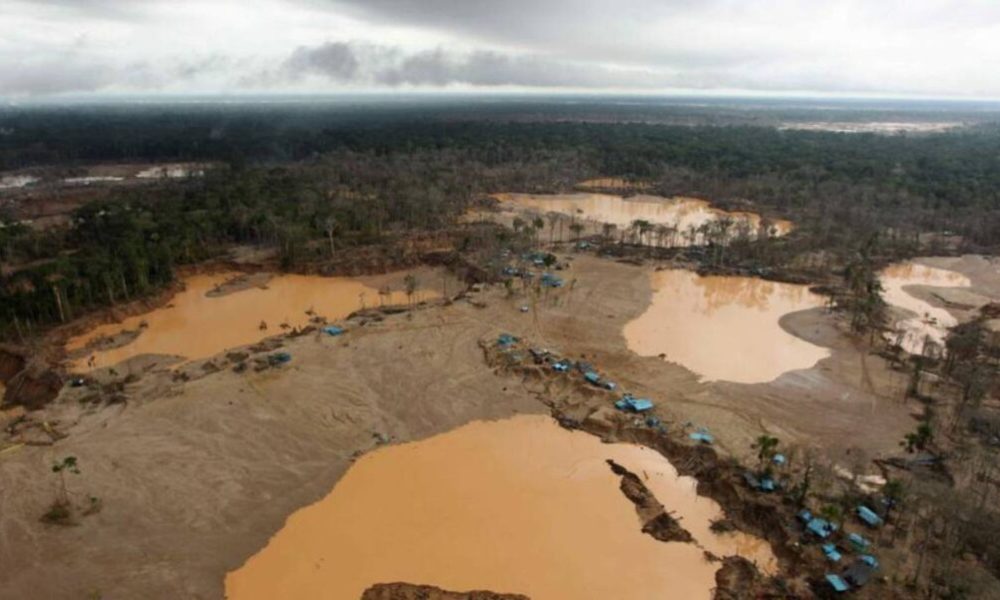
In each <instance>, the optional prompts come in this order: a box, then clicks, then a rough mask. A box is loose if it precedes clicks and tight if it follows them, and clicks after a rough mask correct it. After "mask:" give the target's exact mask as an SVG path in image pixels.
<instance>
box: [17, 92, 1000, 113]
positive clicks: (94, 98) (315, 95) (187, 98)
mask: <svg viewBox="0 0 1000 600" xmlns="http://www.w3.org/2000/svg"><path fill="white" fill-rule="evenodd" d="M418 98H419V99H447V98H456V99H457V98H461V99H476V100H489V99H491V98H497V99H518V98H524V99H553V100H556V99H593V100H598V99H641V100H658V99H659V100H674V101H677V100H735V101H753V100H773V101H782V100H784V101H835V102H878V101H889V102H901V103H909V102H913V103H922V102H929V103H951V104H966V105H973V104H987V105H988V104H996V105H997V109H1000V98H998V97H970V96H954V95H951V96H947V95H913V94H892V93H850V92H812V91H787V90H783V91H774V92H770V91H761V90H712V91H708V90H661V91H643V90H638V91H637V90H615V91H610V90H592V89H590V90H588V89H573V90H567V89H490V90H482V89H408V90H390V89H368V90H350V91H339V92H337V91H335V92H329V91H323V92H298V91H292V92H282V91H259V92H255V91H238V92H232V93H227V92H190V93H187V92H142V93H134V92H84V93H79V92H76V93H60V94H45V95H31V96H10V97H5V96H3V95H0V103H3V104H6V105H7V106H33V105H54V104H87V103H93V104H131V103H135V104H138V103H156V102H161V103H194V102H198V103H213V102H220V103H222V102H234V101H236V102H239V101H244V102H254V101H282V100H284V101H302V100H315V101H322V100H331V101H332V100H376V99H377V100H392V101H405V100H407V99H418Z"/></svg>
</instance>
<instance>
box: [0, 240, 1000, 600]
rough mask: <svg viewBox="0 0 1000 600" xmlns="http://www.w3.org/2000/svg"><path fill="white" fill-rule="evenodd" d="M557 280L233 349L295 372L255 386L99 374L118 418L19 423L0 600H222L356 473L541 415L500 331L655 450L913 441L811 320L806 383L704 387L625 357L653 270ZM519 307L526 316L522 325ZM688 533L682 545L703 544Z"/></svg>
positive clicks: (6, 483) (52, 409)
mask: <svg viewBox="0 0 1000 600" xmlns="http://www.w3.org/2000/svg"><path fill="white" fill-rule="evenodd" d="M967 263H968V264H965V263H963V264H965V266H964V267H962V269H961V270H962V272H963V273H965V274H966V276H968V277H969V278H970V280H971V281H972V283H973V285H972V287H971V288H970V289H971V290H973V291H975V292H976V293H983V294H990V293H994V292H1000V277H997V276H996V274H995V273H994V272H993V271H991V269H993V268H994V267H993V266H992V264H991V263H988V262H976V261H972V260H971V259H969V261H967ZM571 264H572V266H571V268H570V270H569V271H568V272H567V273H566V276H567V277H572V278H575V279H576V280H577V282H576V285H574V286H572V287H570V286H567V287H565V288H561V289H558V290H551V291H550V292H549V293H548V294H547V295H545V296H543V297H540V298H537V299H534V300H529V299H527V298H524V297H521V296H518V295H515V296H513V297H510V296H508V294H507V292H506V291H505V290H504V289H503V288H502V287H499V286H498V287H496V288H487V289H486V290H485V291H483V292H480V293H476V294H473V298H474V299H475V303H471V302H468V301H466V300H459V301H455V302H452V303H443V302H438V301H434V302H430V303H429V305H428V306H427V307H425V308H421V309H418V310H415V311H412V312H408V313H403V314H392V315H385V316H378V315H366V316H359V317H357V318H355V319H353V320H352V321H351V322H350V323H348V324H349V325H350V328H349V332H348V334H347V335H344V336H340V337H331V336H327V335H324V334H321V333H319V332H311V333H307V334H305V335H299V336H297V337H292V336H288V335H279V334H280V332H279V331H274V332H273V337H274V339H273V340H271V341H269V342H268V344H267V345H265V346H260V347H256V346H253V347H249V348H245V349H244V351H243V353H244V354H248V355H249V358H248V359H247V362H248V363H250V364H254V361H255V360H256V359H257V358H266V356H267V355H268V354H269V353H272V352H274V351H276V350H278V349H280V350H281V351H284V352H287V353H288V354H289V355H290V356H291V361H290V362H288V363H287V364H282V365H278V366H274V367H271V368H266V369H264V370H261V371H257V370H255V369H253V368H247V369H243V370H238V369H237V368H236V367H238V360H240V359H234V358H229V357H227V355H225V354H222V355H215V356H212V357H209V358H205V359H198V360H192V361H189V363H188V364H186V365H184V366H182V367H180V368H179V369H178V370H172V369H170V368H166V367H163V368H161V367H151V368H150V369H148V370H142V371H136V372H135V376H134V377H130V378H128V379H127V380H126V378H125V377H124V375H122V376H120V377H118V379H114V376H113V375H111V374H110V373H108V372H107V371H106V370H102V374H101V377H102V380H101V381H102V382H104V384H106V385H112V386H114V387H115V389H116V390H117V391H115V397H116V398H119V397H120V398H122V399H123V400H122V401H117V402H114V403H108V404H94V403H93V401H91V400H90V398H91V397H92V396H93V395H94V394H95V393H96V392H95V390H94V389H91V388H90V387H87V386H84V387H71V386H67V387H66V388H64V389H63V391H62V393H61V394H60V396H59V397H58V398H57V399H56V401H55V402H54V403H53V404H51V405H50V406H49V407H46V408H45V409H44V410H43V411H40V412H38V413H32V414H31V416H32V418H33V419H38V420H40V421H41V420H44V421H45V422H47V423H48V424H49V425H50V426H51V427H53V428H55V429H57V430H58V431H60V432H62V433H64V434H65V437H62V438H60V439H59V440H58V441H55V442H53V443H52V444H51V445H43V446H18V447H16V448H14V449H13V451H10V452H5V453H4V454H3V455H0V581H3V582H4V593H7V594H9V595H11V597H14V598H29V597H41V598H57V599H61V598H79V597H80V596H81V594H84V595H86V594H91V595H93V594H95V593H96V594H101V595H103V597H105V598H136V597H142V598H170V599H173V598H220V597H222V596H223V594H224V581H225V576H226V574H227V573H230V572H233V571H235V570H237V569H239V568H240V567H241V566H242V565H243V564H245V563H246V561H247V560H248V559H249V558H250V557H251V556H253V555H255V554H256V553H258V552H259V551H260V550H261V549H262V548H265V547H266V546H267V544H268V541H269V540H270V539H271V538H272V537H273V536H274V535H275V534H276V533H277V532H279V531H281V529H282V528H283V527H284V526H285V524H286V521H287V519H288V518H289V516H290V515H293V514H294V513H295V512H296V511H298V510H300V509H302V508H304V507H307V506H310V505H313V504H314V503H316V502H317V501H320V500H321V499H323V498H324V497H325V496H327V495H328V494H329V493H330V490H332V489H335V485H336V483H337V482H338V481H340V479H341V477H342V476H343V475H344V474H345V473H346V472H347V470H348V468H349V467H350V466H351V465H352V464H353V463H354V462H355V461H356V460H357V459H358V457H361V456H364V455H365V454H366V453H368V452H370V451H372V450H375V449H378V448H381V447H384V446H385V445H386V444H403V443H405V442H409V441H414V440H423V439H427V438H430V437H431V436H434V435H437V434H441V433H444V432H447V431H451V430H453V429H455V428H456V427H460V426H462V425H465V424H468V423H470V422H473V421H480V420H495V419H506V418H509V417H512V416H515V415H519V414H525V413H528V414H531V413H534V414H542V413H548V412H549V409H548V407H547V406H546V405H544V404H542V403H541V402H539V398H538V395H537V393H536V388H537V384H532V383H531V382H528V381H524V382H521V381H520V380H517V379H513V378H510V377H498V376H497V373H496V372H495V371H494V370H493V368H492V367H491V365H489V364H487V363H486V362H485V361H484V359H483V352H482V348H481V343H482V341H483V340H484V339H492V340H495V339H496V336H497V335H498V334H499V333H501V332H510V333H513V334H515V335H518V336H523V337H525V338H526V339H531V340H534V343H537V344H539V345H543V346H545V347H549V348H552V349H557V350H562V351H564V352H566V353H571V355H572V356H573V357H574V358H585V359H586V360H588V361H590V362H592V363H593V364H595V365H598V366H599V368H600V369H601V371H602V373H606V374H607V376H608V377H610V378H612V379H613V380H615V381H617V382H618V383H619V385H620V386H622V387H624V388H626V389H629V390H630V391H633V392H634V393H636V394H637V395H640V396H644V397H649V398H651V399H653V400H654V401H655V402H656V408H655V409H654V411H653V414H654V415H655V416H657V417H658V418H659V419H661V420H662V422H663V423H664V424H665V426H666V427H667V428H668V431H671V432H675V431H676V432H678V434H679V433H680V432H682V431H684V427H685V424H686V423H689V422H690V423H693V424H694V426H703V427H706V428H708V429H710V430H711V432H712V433H713V435H714V436H715V438H716V444H715V448H716V449H717V450H718V451H719V452H721V453H722V454H724V455H725V454H729V455H733V456H736V457H741V458H746V459H749V460H752V455H753V453H754V451H753V450H752V448H751V444H752V442H753V441H754V439H755V438H756V437H757V436H758V435H760V434H761V433H765V432H766V433H769V434H771V435H776V436H778V437H780V438H781V440H782V444H785V445H788V446H791V445H802V446H807V445H808V446H813V445H815V446H818V447H823V448H825V449H826V450H827V451H828V452H830V453H831V454H833V455H834V456H836V455H837V453H838V452H841V453H843V452H846V451H847V450H851V451H852V454H851V455H850V456H857V455H858V454H859V453H860V454H863V455H865V456H869V457H878V456H886V455H889V454H892V453H896V452H898V445H897V442H898V440H899V439H901V438H902V435H903V434H904V433H906V432H909V431H911V430H912V428H913V418H912V412H913V410H914V409H915V408H914V407H912V406H910V405H909V404H908V403H907V402H905V401H903V400H902V398H903V391H904V390H905V386H906V376H905V374H901V373H898V372H896V371H893V370H892V369H891V368H889V366H888V364H887V363H886V361H884V360H882V359H881V358H879V357H877V356H873V355H869V354H867V352H865V351H864V350H863V349H859V346H858V345H857V344H856V343H855V342H854V341H853V340H852V339H851V338H850V337H849V336H846V335H845V328H844V327H843V324H842V323H840V322H839V321H838V319H837V317H836V316H835V315H832V314H830V313H829V312H827V311H826V310H825V309H822V308H812V309H808V310H802V311H796V312H792V313H790V314H787V315H785V316H784V317H782V318H781V319H780V320H779V325H780V327H781V328H782V329H783V330H785V331H787V332H788V333H790V334H792V335H794V336H796V337H797V338H800V339H801V340H804V341H807V342H809V343H811V344H813V345H816V346H820V347H822V348H825V349H827V350H828V352H829V355H828V356H826V357H825V358H822V359H821V360H819V362H817V363H816V364H815V365H814V366H811V367H808V368H800V369H796V370H793V371H789V372H786V373H784V374H782V375H780V376H779V377H777V378H776V379H774V380H773V381H769V382H766V383H753V384H745V383H736V382H727V381H714V382H708V381H704V380H703V378H701V377H699V376H698V374H696V373H694V372H693V371H691V370H690V369H687V368H685V367H684V366H682V365H679V364H675V363H672V362H669V361H664V360H662V359H660V358H658V357H653V356H651V357H642V356H638V355H636V354H635V353H634V352H633V351H632V350H630V349H629V346H628V341H627V339H626V336H625V334H624V329H625V326H626V325H627V324H628V323H629V322H631V321H633V320H634V319H636V318H638V317H640V316H641V315H642V314H643V313H645V312H646V311H647V310H648V309H649V307H650V306H651V304H652V303H653V302H654V295H655V290H654V286H653V282H652V278H651V276H652V274H653V273H655V272H656V271H655V269H654V267H653V266H651V265H647V266H635V265H627V264H621V263H616V262H613V261H607V260H602V259H598V258H594V257H591V256H588V255H585V254H579V255H576V256H575V259H574V260H573V261H571ZM970 265H971V266H970ZM935 266H944V265H935ZM972 267H975V269H979V271H977V272H976V273H973V272H972V271H973V270H974V269H972ZM393 277H394V278H395V281H397V282H398V281H399V280H400V279H401V277H402V274H394V275H393ZM424 279H425V280H428V281H429V279H427V278H426V277H424ZM365 282H366V283H367V284H368V285H369V286H370V287H372V288H374V289H379V287H381V286H382V285H383V284H384V280H379V281H376V280H368V279H365ZM268 285H269V286H270V284H268ZM435 287H437V286H435ZM397 289H399V288H397ZM453 289H454V288H453ZM256 291H257V290H256V289H247V290H243V291H238V292H235V293H233V294H229V295H226V296H224V297H221V298H213V299H210V300H211V301H222V300H224V299H226V298H238V297H239V296H241V295H243V294H254V293H255V292H256ZM526 303H528V304H530V306H531V310H530V311H529V312H527V313H524V312H521V310H520V307H521V306H523V305H524V304H526ZM376 317H377V318H376ZM141 337H142V336H140V339H141ZM264 362H265V364H266V361H264ZM551 393H553V394H558V393H560V392H559V389H558V388H553V389H552V390H551ZM604 409H605V410H609V411H612V412H614V409H613V408H611V407H610V406H608V407H604ZM5 435H6V434H5ZM574 435H575V434H574ZM11 441H15V440H11ZM403 447H404V446H400V448H403ZM391 450H395V448H391ZM376 454H377V453H376ZM65 456H75V457H77V459H78V461H79V465H80V470H81V474H80V475H78V476H74V477H72V478H71V479H70V480H69V482H68V485H69V490H70V493H71V495H72V497H73V498H76V499H78V500H79V501H85V500H86V498H87V497H89V496H91V495H93V496H95V497H99V498H100V500H101V505H102V508H101V510H100V511H99V512H96V513H95V514H91V515H89V516H85V517H81V518H80V519H79V521H78V523H77V524H76V525H75V526H72V527H62V526H56V525H46V524H43V523H41V522H40V521H39V517H40V516H41V515H42V513H44V512H45V510H46V509H47V508H48V507H49V506H50V504H51V503H52V500H53V495H54V493H55V490H56V486H57V482H56V480H55V479H54V478H53V475H52V473H51V464H52V462H53V461H54V460H58V459H60V458H62V457H65ZM372 456H375V454H373V455H372ZM845 456H846V454H845ZM363 460H364V459H363ZM637 469H639V470H642V467H641V466H640V467H637ZM654 470H655V469H647V472H648V473H649V478H650V481H651V483H650V488H651V489H653V492H654V493H656V494H662V493H663V492H661V491H658V490H657V489H656V486H655V477H656V476H655V475H654V474H653V473H652V471H654ZM668 480H669V478H668ZM387 485H390V484H387ZM398 485H399V486H402V485H403V483H402V482H400V483H399V484H398ZM668 487H669V486H668ZM399 489H403V488H402V487H401V488H399ZM614 491H615V492H616V493H618V492H617V490H614ZM615 499H616V500H619V498H618V497H615ZM390 500H391V501H396V500H395V499H390ZM663 502H664V504H669V503H670V502H671V501H667V500H664V501H663ZM625 507H626V508H628V506H627V504H626V505H625ZM615 510H617V509H615ZM631 516H632V517H633V518H634V517H635V513H634V512H633V513H631ZM693 523H694V520H692V525H691V532H692V535H694V536H695V537H696V538H698V540H699V541H702V542H703V540H704V538H703V536H702V535H701V534H699V532H698V531H696V527H695V526H694V525H693ZM632 524H633V526H634V525H636V523H635V521H634V520H633V521H632ZM703 543H704V542H703ZM663 545H664V546H668V547H669V545H670V544H663ZM53 565H58V568H59V576H58V577H53V576H52V573H53V568H54V567H53ZM371 583H388V582H371ZM410 583H415V584H420V583H423V582H418V581H414V582H410ZM474 587H475V586H474ZM450 589H473V588H470V587H463V588H450ZM516 589H519V588H515V589H498V590H495V591H500V592H514V591H516Z"/></svg>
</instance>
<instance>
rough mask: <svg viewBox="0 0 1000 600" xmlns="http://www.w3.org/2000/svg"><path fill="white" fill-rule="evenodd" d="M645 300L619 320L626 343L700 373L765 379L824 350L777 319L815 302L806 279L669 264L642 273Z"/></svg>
mask: <svg viewBox="0 0 1000 600" xmlns="http://www.w3.org/2000/svg"><path fill="white" fill-rule="evenodd" d="M650 277H651V284H652V288H653V297H652V301H651V304H650V306H649V308H648V309H647V310H646V312H645V313H643V314H642V315H641V316H639V317H638V318H636V319H634V320H633V321H630V322H629V323H628V324H627V325H626V326H625V331H624V333H625V338H626V340H627V342H628V346H629V349H631V350H632V351H633V352H636V353H637V354H640V355H642V356H659V355H660V354H665V355H666V359H667V360H669V361H672V362H675V363H679V364H681V365H683V366H685V367H687V368H688V369H690V370H691V371H693V372H695V373H696V374H698V375H700V376H701V377H703V378H705V379H706V380H710V381H711V380H725V381H734V382H738V383H763V382H767V381H772V380H774V379H776V378H777V377H778V376H780V375H781V374H782V373H786V372H788V371H792V370H795V369H807V368H809V367H812V366H813V365H815V364H816V363H817V362H818V361H820V360H822V359H823V358H826V357H827V356H829V351H828V350H827V349H826V348H822V347H820V346H816V345H814V344H811V343H809V342H807V341H805V340H802V339H800V338H798V337H795V336H794V335H792V334H790V333H788V332H787V331H785V330H784V329H782V328H781V326H780V325H779V323H778V322H779V320H780V319H781V317H783V316H784V315H786V314H789V313H793V312H796V311H800V310H807V309H810V308H817V307H822V306H824V305H825V300H824V298H823V297H822V296H820V295H818V294H814V293H812V292H810V291H809V289H808V288H807V287H806V286H802V285H793V284H788V283H777V282H773V281H765V280H763V279H756V278H751V277H719V276H708V277H700V276H699V275H698V274H697V273H694V272H692V271H686V270H679V269H670V270H665V271H657V272H655V273H652V274H651V275H650Z"/></svg>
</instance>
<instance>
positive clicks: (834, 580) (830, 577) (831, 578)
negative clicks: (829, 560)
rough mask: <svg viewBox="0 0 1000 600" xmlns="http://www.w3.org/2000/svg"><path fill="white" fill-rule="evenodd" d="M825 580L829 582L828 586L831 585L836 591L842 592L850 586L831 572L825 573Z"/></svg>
mask: <svg viewBox="0 0 1000 600" xmlns="http://www.w3.org/2000/svg"><path fill="white" fill-rule="evenodd" d="M826 581H827V583H829V584H830V587H832V588H833V589H834V591H836V592H841V593H843V592H846V591H847V590H849V589H850V587H849V586H848V585H847V582H846V581H844V580H843V579H841V578H840V576H839V575H834V574H833V573H827V575H826Z"/></svg>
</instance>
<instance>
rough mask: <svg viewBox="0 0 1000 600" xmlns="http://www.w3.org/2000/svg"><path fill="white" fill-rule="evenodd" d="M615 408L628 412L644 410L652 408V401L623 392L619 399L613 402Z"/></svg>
mask: <svg viewBox="0 0 1000 600" xmlns="http://www.w3.org/2000/svg"><path fill="white" fill-rule="evenodd" d="M615 408H617V409H618V410H624V411H629V412H645V411H647V410H652V409H653V403H652V401H650V400H647V399H646V398H636V397H635V396H633V395H632V394H625V395H624V396H622V399H621V400H619V401H618V402H615Z"/></svg>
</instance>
